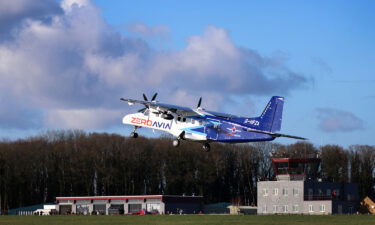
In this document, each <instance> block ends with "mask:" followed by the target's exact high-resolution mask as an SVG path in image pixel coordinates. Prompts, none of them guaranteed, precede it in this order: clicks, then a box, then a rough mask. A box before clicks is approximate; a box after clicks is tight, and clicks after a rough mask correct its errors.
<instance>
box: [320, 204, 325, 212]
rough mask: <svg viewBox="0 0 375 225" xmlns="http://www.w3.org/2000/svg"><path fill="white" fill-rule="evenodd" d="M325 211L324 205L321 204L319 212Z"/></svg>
mask: <svg viewBox="0 0 375 225" xmlns="http://www.w3.org/2000/svg"><path fill="white" fill-rule="evenodd" d="M325 211H326V205H324V204H322V205H320V212H325Z"/></svg>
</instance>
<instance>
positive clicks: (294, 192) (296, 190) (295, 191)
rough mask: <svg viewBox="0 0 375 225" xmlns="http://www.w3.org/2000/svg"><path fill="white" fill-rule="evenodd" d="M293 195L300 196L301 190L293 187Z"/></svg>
mask: <svg viewBox="0 0 375 225" xmlns="http://www.w3.org/2000/svg"><path fill="white" fill-rule="evenodd" d="M293 195H294V196H298V195H299V190H298V188H293Z"/></svg>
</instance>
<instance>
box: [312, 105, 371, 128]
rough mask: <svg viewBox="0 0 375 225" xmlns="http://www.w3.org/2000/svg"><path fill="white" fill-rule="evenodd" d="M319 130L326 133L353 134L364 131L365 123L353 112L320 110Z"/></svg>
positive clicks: (318, 110)
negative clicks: (353, 132) (356, 131)
mask: <svg viewBox="0 0 375 225" xmlns="http://www.w3.org/2000/svg"><path fill="white" fill-rule="evenodd" d="M316 111H317V113H318V119H319V120H320V122H319V128H320V129H321V130H323V131H325V132H351V131H355V130H362V129H364V122H363V120H361V119H360V118H358V117H357V116H356V115H354V114H353V113H351V112H347V111H343V110H339V109H332V108H318V109H316Z"/></svg>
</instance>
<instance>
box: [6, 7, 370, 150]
mask: <svg viewBox="0 0 375 225" xmlns="http://www.w3.org/2000/svg"><path fill="white" fill-rule="evenodd" d="M374 11H375V2H374V1H313V2H306V1H290V0H288V1H241V0H238V1H234V2H233V1H225V0H221V1H211V0H206V1H171V0H160V1H145V0H139V1H127V0H111V1H108V0H93V1H90V0H61V1H57V0H39V1H29V0H4V1H0V78H1V82H0V103H1V107H0V139H11V140H12V139H18V138H24V137H28V136H33V135H38V134H40V133H43V132H45V131H47V130H61V129H82V130H85V131H88V132H111V133H118V134H121V135H125V136H127V135H128V134H129V133H130V132H131V129H132V128H131V127H127V126H124V125H122V124H121V118H122V117H123V116H124V115H125V114H127V113H131V112H134V111H136V110H138V108H140V107H138V108H137V106H133V107H129V106H128V105H127V104H126V103H124V102H121V101H120V100H119V99H120V98H121V97H126V98H136V99H141V98H142V93H145V94H146V95H148V96H152V95H153V94H154V93H155V92H158V93H159V95H158V100H159V101H161V102H164V103H171V104H177V105H183V106H190V107H195V106H196V105H197V102H198V99H199V97H203V102H202V106H203V107H204V108H206V109H210V110H214V111H220V112H225V113H230V114H235V115H239V116H248V117H253V116H258V115H259V114H260V113H261V112H262V110H263V108H264V107H265V105H266V104H267V102H268V100H269V99H270V98H271V96H275V95H277V96H284V97H285V104H284V112H283V123H282V130H281V133H286V134H290V135H296V136H302V137H306V138H308V139H309V141H310V142H312V143H313V144H314V145H316V146H320V145H326V144H338V145H341V146H344V147H347V146H350V145H355V144H362V145H365V144H367V145H375V138H374V134H375V129H374V127H375V117H374V116H373V111H374V109H375V106H374V105H375V91H374V88H375V77H374V75H375V64H374V62H375V43H374V40H375V14H374V13H373V12H374ZM139 133H140V134H142V135H146V136H150V137H155V136H158V135H160V133H158V132H156V133H153V132H152V131H150V130H147V129H141V130H139ZM277 141H278V142H280V143H284V144H289V143H294V142H296V140H290V139H281V138H280V139H277Z"/></svg>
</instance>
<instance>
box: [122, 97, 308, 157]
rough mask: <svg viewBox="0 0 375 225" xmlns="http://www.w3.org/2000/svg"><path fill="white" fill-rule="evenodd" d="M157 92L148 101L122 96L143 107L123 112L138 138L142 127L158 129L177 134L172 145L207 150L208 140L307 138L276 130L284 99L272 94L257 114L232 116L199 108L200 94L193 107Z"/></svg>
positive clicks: (135, 136)
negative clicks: (163, 98) (161, 98)
mask: <svg viewBox="0 0 375 225" xmlns="http://www.w3.org/2000/svg"><path fill="white" fill-rule="evenodd" d="M156 96H157V93H155V94H154V95H153V97H152V99H151V101H149V100H148V98H147V96H146V95H145V94H143V99H144V100H134V99H125V98H121V99H120V100H122V101H125V102H127V103H128V104H129V105H134V104H141V105H143V106H144V108H142V109H140V110H138V112H137V113H132V114H128V115H125V116H124V117H123V119H122V123H123V124H127V125H132V126H134V130H133V131H132V132H131V135H130V136H131V137H133V138H137V137H138V133H137V129H138V128H141V127H146V128H151V129H155V130H161V131H165V132H168V133H170V134H172V135H173V136H174V137H176V138H175V139H174V140H173V146H175V147H178V146H179V145H180V141H181V140H188V141H196V142H201V143H202V144H203V150H205V151H207V152H208V151H210V143H211V142H227V143H245V142H259V141H272V140H274V139H275V138H278V137H286V138H294V139H299V140H307V139H306V138H303V137H297V136H292V135H287V134H281V133H277V132H278V131H280V129H281V120H282V112H283V105H284V98H283V97H279V96H273V97H272V98H271V100H270V101H269V102H268V104H267V106H266V107H265V109H264V110H263V112H262V114H261V115H260V116H258V117H250V118H247V117H239V116H235V115H230V114H225V113H218V112H213V111H208V110H206V109H204V108H202V107H201V103H202V97H201V98H200V99H199V101H198V105H197V107H196V108H188V107H183V106H177V105H170V104H165V103H160V102H158V101H156Z"/></svg>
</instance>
